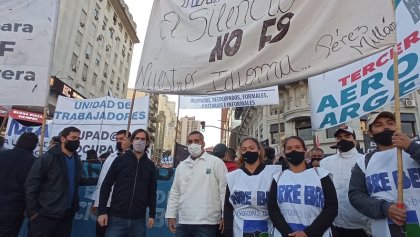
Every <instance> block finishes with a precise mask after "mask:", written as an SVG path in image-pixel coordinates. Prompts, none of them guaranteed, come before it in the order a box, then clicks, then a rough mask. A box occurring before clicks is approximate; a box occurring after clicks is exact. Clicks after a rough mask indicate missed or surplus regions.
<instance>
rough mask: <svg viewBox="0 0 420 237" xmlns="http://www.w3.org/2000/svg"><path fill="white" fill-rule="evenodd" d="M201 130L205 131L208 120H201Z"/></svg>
mask: <svg viewBox="0 0 420 237" xmlns="http://www.w3.org/2000/svg"><path fill="white" fill-rule="evenodd" d="M200 124H201V131H202V132H204V131H205V127H206V121H201V122H200Z"/></svg>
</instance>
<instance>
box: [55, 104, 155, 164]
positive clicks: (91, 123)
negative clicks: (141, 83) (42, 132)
mask: <svg viewBox="0 0 420 237" xmlns="http://www.w3.org/2000/svg"><path fill="white" fill-rule="evenodd" d="M130 106H131V100H127V99H118V98H112V97H110V96H107V97H102V98H95V99H83V100H79V99H72V98H67V97H63V96H60V97H59V98H58V101H57V107H56V110H55V113H54V118H53V124H52V129H51V134H52V135H54V136H57V135H58V134H59V133H60V132H61V131H62V130H63V129H64V128H66V127H70V126H74V127H77V128H78V129H80V130H81V135H80V137H81V138H80V148H79V149H78V150H77V152H79V155H81V156H82V159H84V158H85V157H86V151H87V150H90V149H94V150H96V151H97V153H98V155H99V154H102V153H104V152H111V153H112V152H114V151H115V145H116V143H115V136H116V133H117V132H118V131H119V130H122V129H127V124H128V117H129V115H130ZM148 115H149V97H148V96H143V97H139V98H136V100H135V101H134V108H133V113H132V117H131V128H130V130H131V132H132V131H134V130H136V129H138V128H143V129H147V123H148Z"/></svg>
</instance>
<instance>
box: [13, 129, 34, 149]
mask: <svg viewBox="0 0 420 237" xmlns="http://www.w3.org/2000/svg"><path fill="white" fill-rule="evenodd" d="M37 145H38V136H37V135H36V134H35V133H33V132H24V133H22V134H21V135H20V137H19V138H18V140H17V142H16V147H20V148H23V149H27V150H31V151H33V150H35V148H36V146H37Z"/></svg>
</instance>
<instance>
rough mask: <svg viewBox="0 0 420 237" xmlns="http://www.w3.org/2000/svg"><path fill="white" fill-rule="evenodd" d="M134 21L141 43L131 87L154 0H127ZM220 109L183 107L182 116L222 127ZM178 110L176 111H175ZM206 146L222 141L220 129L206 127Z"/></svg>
mask: <svg viewBox="0 0 420 237" xmlns="http://www.w3.org/2000/svg"><path fill="white" fill-rule="evenodd" d="M125 2H126V3H127V5H128V7H129V9H130V12H131V14H132V15H133V18H134V21H135V22H136V24H137V36H138V37H139V39H140V43H139V44H135V46H134V53H133V59H132V62H131V70H130V81H129V83H128V86H129V88H133V87H134V84H135V80H136V75H137V70H138V67H139V62H140V58H141V51H142V48H143V43H144V38H145V36H146V31H147V23H148V21H149V17H150V11H151V9H152V5H153V0H125ZM168 96H169V99H170V100H172V101H175V102H177V103H178V97H177V96H173V95H168ZM220 111H221V110H219V109H209V110H197V109H181V110H180V111H179V112H180V116H181V117H184V116H185V115H187V116H195V118H196V120H201V121H206V124H207V125H213V126H217V127H220V114H221V112H220ZM175 112H176V111H175ZM204 137H205V141H206V147H209V146H214V145H216V144H217V143H219V142H220V130H219V129H216V128H206V131H205V132H204Z"/></svg>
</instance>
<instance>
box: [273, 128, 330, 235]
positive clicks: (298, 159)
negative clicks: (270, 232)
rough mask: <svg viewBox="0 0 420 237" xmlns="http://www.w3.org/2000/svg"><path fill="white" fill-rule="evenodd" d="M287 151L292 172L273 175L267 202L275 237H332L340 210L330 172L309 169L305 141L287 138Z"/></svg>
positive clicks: (296, 137)
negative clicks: (333, 227)
mask: <svg viewBox="0 0 420 237" xmlns="http://www.w3.org/2000/svg"><path fill="white" fill-rule="evenodd" d="M283 149H284V155H285V156H286V159H287V161H288V162H289V169H288V170H285V171H283V172H279V173H276V174H274V175H273V179H272V183H271V187H270V192H269V194H268V202H267V205H268V214H269V216H270V219H271V221H272V222H273V225H274V227H275V231H274V236H275V237H277V236H283V237H285V236H295V237H308V236H317V237H321V236H322V237H330V236H331V231H330V227H331V225H332V222H333V221H334V218H335V217H336V216H337V209H338V203H337V202H338V201H337V193H336V191H335V187H334V184H333V182H332V180H331V178H330V173H329V172H328V171H327V170H326V169H323V168H321V167H315V168H309V167H308V166H307V164H306V162H305V153H306V151H307V149H306V145H305V142H304V141H303V139H302V138H300V137H298V136H291V137H288V138H286V139H285V141H284V142H283Z"/></svg>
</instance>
